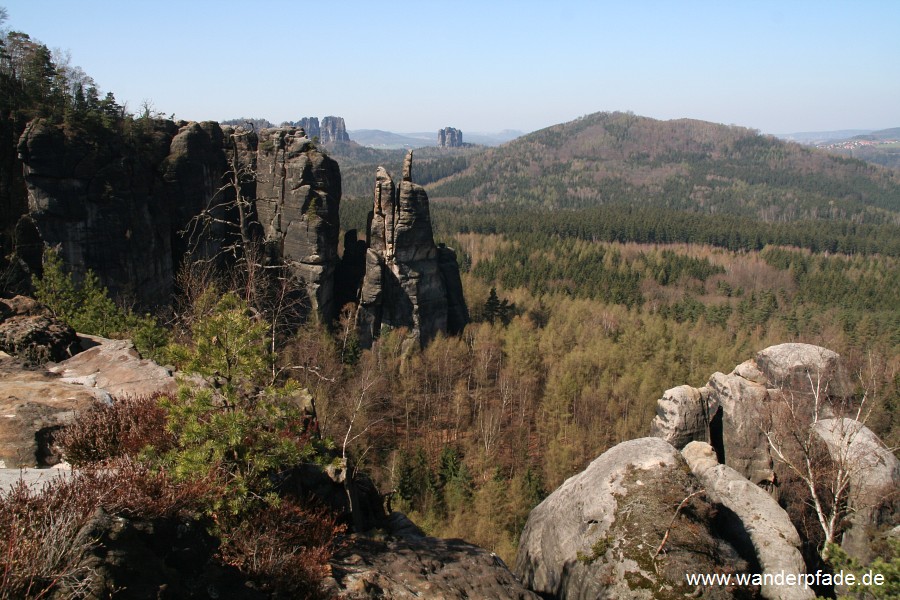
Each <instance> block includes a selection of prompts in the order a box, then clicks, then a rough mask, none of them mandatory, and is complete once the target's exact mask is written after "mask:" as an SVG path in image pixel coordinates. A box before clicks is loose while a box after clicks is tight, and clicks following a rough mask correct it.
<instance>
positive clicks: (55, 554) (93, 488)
mask: <svg viewBox="0 0 900 600" xmlns="http://www.w3.org/2000/svg"><path fill="white" fill-rule="evenodd" d="M212 488H213V481H212V478H211V477H206V478H205V479H196V480H193V481H191V482H175V481H173V480H172V478H171V477H169V476H168V475H167V474H166V473H165V472H161V471H153V470H151V469H149V468H148V467H147V466H145V465H141V464H139V463H137V462H135V461H132V460H130V459H121V460H117V461H113V462H110V463H107V464H106V465H104V466H103V468H102V469H101V468H90V469H87V470H83V471H78V472H76V473H75V474H74V475H73V476H72V478H71V479H68V480H66V479H55V480H53V481H51V482H50V483H48V484H46V485H45V486H44V487H43V488H42V489H41V490H39V491H35V490H32V489H30V488H29V487H28V486H27V485H26V484H25V483H24V482H22V481H19V482H18V483H16V484H15V485H14V486H13V488H12V490H11V491H10V492H9V493H8V494H7V495H5V496H0V540H3V542H2V546H0V599H2V600H7V599H13V598H17V599H18V598H41V597H46V596H47V595H49V594H50V593H51V592H54V593H59V594H61V595H64V596H65V597H80V596H81V594H82V593H84V592H85V591H86V590H88V589H89V588H90V587H91V585H92V583H93V581H94V578H95V577H96V573H95V571H94V570H93V568H92V567H90V566H89V565H88V563H87V562H86V561H84V560H83V559H85V558H86V557H87V555H88V554H89V553H90V552H91V550H92V549H93V548H94V546H95V545H96V543H97V540H95V539H92V538H90V537H89V536H87V535H86V534H85V533H84V532H85V529H86V527H85V526H86V525H88V524H89V522H90V521H91V520H92V518H93V516H94V514H95V512H96V511H97V510H98V509H103V510H105V511H106V512H108V513H111V514H117V515H127V516H134V517H144V518H158V517H191V516H193V515H195V514H196V513H197V512H198V509H199V508H200V506H201V505H202V501H201V499H202V498H204V497H206V496H207V495H209V494H210V493H211V490H212Z"/></svg>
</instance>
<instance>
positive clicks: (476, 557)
mask: <svg viewBox="0 0 900 600" xmlns="http://www.w3.org/2000/svg"><path fill="white" fill-rule="evenodd" d="M398 523H403V518H402V515H399V513H394V514H393V515H392V520H391V523H390V524H389V526H388V527H389V529H390V530H391V535H390V536H388V537H387V538H386V539H372V538H367V537H363V536H352V537H351V539H350V543H349V544H348V546H347V548H346V549H345V550H344V551H342V552H341V553H339V554H338V555H337V556H336V557H335V559H334V560H332V573H333V580H332V582H331V589H332V591H333V592H335V593H337V594H340V596H339V597H341V598H346V599H347V600H362V599H367V598H385V599H390V600H405V599H407V598H408V599H412V598H430V599H434V600H457V599H459V600H462V599H464V598H484V599H488V598H490V599H492V600H493V599H497V600H538V596H537V595H535V594H534V593H532V592H529V591H528V590H526V589H525V588H524V587H522V585H521V584H520V583H519V582H518V581H517V580H516V579H515V577H514V576H513V574H512V573H510V571H509V569H508V568H507V567H506V565H504V564H503V561H501V560H500V559H499V558H497V557H496V556H495V555H493V554H491V553H490V552H488V551H487V550H484V549H483V548H479V547H477V546H473V545H472V544H469V543H466V542H464V541H462V540H446V539H438V538H432V537H425V536H423V535H421V534H420V533H417V532H416V529H415V527H410V526H409V521H408V520H406V521H405V523H406V527H403V528H400V527H398V526H397V524H398ZM400 529H403V530H404V532H401V531H400Z"/></svg>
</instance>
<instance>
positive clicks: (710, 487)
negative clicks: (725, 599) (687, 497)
mask: <svg viewBox="0 0 900 600" xmlns="http://www.w3.org/2000/svg"><path fill="white" fill-rule="evenodd" d="M681 454H682V456H684V458H685V460H686V461H687V463H688V465H689V466H690V468H691V472H693V474H694V475H695V476H696V477H697V478H698V479H700V482H701V484H702V485H703V488H704V489H705V490H706V495H707V497H708V498H709V499H710V500H712V501H713V502H715V503H716V504H718V505H721V507H724V509H725V510H724V511H722V513H723V520H724V521H725V523H726V526H727V528H728V529H729V533H730V536H729V537H730V539H731V540H735V542H736V544H738V545H740V544H741V542H743V543H744V544H745V545H746V547H745V548H744V550H745V551H746V552H747V553H751V554H752V555H753V556H755V557H756V559H757V561H758V562H759V567H760V571H759V572H760V573H771V574H772V575H773V576H774V575H776V574H778V573H805V572H806V565H805V563H804V562H803V556H802V555H801V554H800V536H799V535H798V534H797V530H796V529H794V525H793V524H792V523H791V520H790V517H788V514H787V513H786V512H785V511H784V509H783V508H781V507H780V506H778V503H777V502H776V501H775V500H774V499H773V498H772V497H771V496H770V495H769V494H767V493H766V492H765V491H763V490H762V489H761V488H759V487H758V486H756V485H753V484H752V483H750V481H748V480H747V479H746V478H745V477H743V476H742V475H741V474H740V473H738V472H737V471H735V470H734V469H732V468H731V467H728V466H727V465H722V464H719V462H718V460H717V458H716V452H715V450H713V448H712V446H710V445H709V444H706V443H704V442H691V443H689V444H688V445H687V446H685V447H684V450H682V451H681ZM760 593H761V594H762V597H763V598H769V599H771V600H805V599H807V598H814V597H815V594H814V593H813V592H812V590H811V589H808V588H804V587H801V586H787V585H782V586H777V585H774V584H765V583H764V584H763V585H762V586H761V588H760Z"/></svg>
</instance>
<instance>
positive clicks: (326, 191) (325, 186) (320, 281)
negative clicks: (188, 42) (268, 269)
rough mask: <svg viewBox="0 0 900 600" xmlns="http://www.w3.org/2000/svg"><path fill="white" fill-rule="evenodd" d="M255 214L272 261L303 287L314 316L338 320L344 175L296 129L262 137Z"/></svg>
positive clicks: (276, 131) (264, 133)
mask: <svg viewBox="0 0 900 600" xmlns="http://www.w3.org/2000/svg"><path fill="white" fill-rule="evenodd" d="M257 160H258V163H257V183H256V196H257V198H256V210H257V212H258V215H259V220H260V223H261V224H262V226H263V228H264V230H265V243H266V246H267V249H268V252H269V254H270V256H272V257H273V260H276V261H279V262H283V263H284V264H285V265H286V266H287V267H288V269H289V270H290V272H291V273H292V274H293V275H294V276H295V277H297V278H298V279H299V280H301V281H302V285H303V286H304V288H305V293H306V296H307V300H308V302H309V306H310V308H311V309H312V311H313V314H315V315H318V317H319V318H320V319H321V320H323V321H324V322H329V321H330V320H331V319H333V318H334V316H335V312H336V308H335V306H334V274H335V269H336V268H337V264H338V252H337V249H338V236H339V231H340V222H339V210H340V201H341V172H340V169H339V167H338V164H337V163H336V162H335V161H334V160H332V159H331V158H329V157H328V156H326V155H324V154H322V153H321V152H320V151H319V150H318V149H317V148H316V147H315V145H314V144H313V143H312V142H311V141H310V139H309V138H308V137H305V136H302V135H300V132H299V131H298V130H297V129H296V128H292V127H290V128H279V129H267V130H263V131H262V132H260V138H259V152H258V158H257Z"/></svg>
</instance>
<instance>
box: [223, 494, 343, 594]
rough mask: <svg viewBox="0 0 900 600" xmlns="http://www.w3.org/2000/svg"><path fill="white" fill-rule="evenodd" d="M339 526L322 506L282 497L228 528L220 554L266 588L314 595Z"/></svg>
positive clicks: (316, 592)
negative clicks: (299, 502) (274, 503)
mask: <svg viewBox="0 0 900 600" xmlns="http://www.w3.org/2000/svg"><path fill="white" fill-rule="evenodd" d="M344 530H345V527H344V526H343V525H339V524H338V523H337V522H336V520H335V518H334V516H332V515H331V514H329V513H328V512H327V511H325V510H323V509H310V508H304V507H301V506H298V505H296V504H293V503H291V502H288V501H283V502H281V503H280V504H277V505H274V506H268V507H266V508H265V509H264V510H261V511H259V512H256V513H253V514H251V515H248V517H247V518H246V519H245V520H243V521H241V522H240V523H238V524H237V525H236V526H234V527H232V528H230V529H229V530H228V531H227V532H226V533H225V534H224V535H223V539H222V546H221V549H220V553H221V555H222V559H223V560H224V561H225V562H227V563H229V564H232V565H234V566H235V567H237V568H238V569H240V570H241V571H242V572H244V573H246V574H247V575H249V576H250V577H251V578H252V579H254V580H255V581H257V583H258V584H259V585H260V586H261V587H262V588H263V589H264V590H266V591H269V592H275V593H280V594H289V595H291V596H293V595H300V596H301V597H304V598H315V597H318V596H319V593H318V592H319V591H320V590H319V588H320V584H321V582H322V579H323V578H324V577H325V576H326V575H327V574H328V561H329V560H330V559H331V557H332V555H333V554H334V552H335V550H336V549H337V547H338V542H337V539H338V536H339V535H340V534H341V533H343V532H344Z"/></svg>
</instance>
